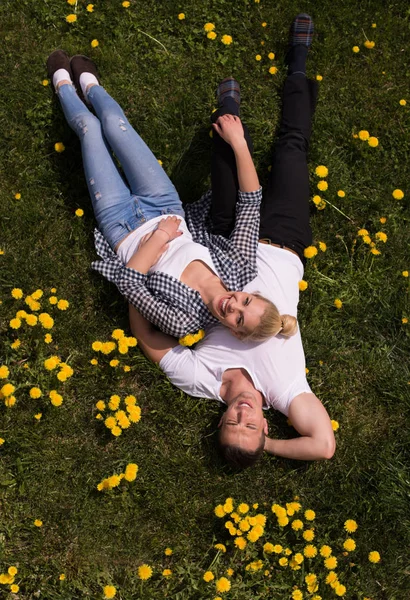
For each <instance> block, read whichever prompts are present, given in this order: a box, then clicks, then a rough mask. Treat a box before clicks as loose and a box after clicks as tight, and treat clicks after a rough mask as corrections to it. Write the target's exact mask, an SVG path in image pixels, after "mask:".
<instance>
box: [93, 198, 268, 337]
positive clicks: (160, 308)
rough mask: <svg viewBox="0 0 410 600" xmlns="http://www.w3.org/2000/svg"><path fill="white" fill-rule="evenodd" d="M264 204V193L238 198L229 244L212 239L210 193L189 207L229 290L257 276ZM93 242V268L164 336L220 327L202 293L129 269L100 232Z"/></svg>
mask: <svg viewBox="0 0 410 600" xmlns="http://www.w3.org/2000/svg"><path fill="white" fill-rule="evenodd" d="M261 199H262V188H260V189H259V190H257V191H255V192H239V193H238V202H237V205H236V220H235V228H234V230H233V232H232V233H231V235H230V237H229V239H226V238H224V237H222V236H220V235H214V234H212V233H211V230H212V222H211V219H210V208H211V200H212V192H211V191H209V192H207V193H206V194H204V195H203V196H202V198H201V199H200V200H198V201H197V202H195V203H194V204H190V205H187V206H185V207H184V208H185V213H186V221H187V224H188V227H189V229H190V231H191V234H192V237H193V239H194V241H195V242H198V243H199V244H202V245H204V246H206V247H207V248H208V250H209V252H210V255H211V258H212V261H213V264H214V265H215V269H216V271H217V275H218V276H219V277H220V279H221V281H222V283H223V285H224V286H225V287H226V288H227V289H228V290H242V289H243V287H244V286H245V285H246V284H247V283H249V282H250V281H252V279H254V278H255V277H256V275H257V267H256V251H257V248H258V239H259V219H260V203H261ZM94 237H95V248H96V251H97V254H98V255H99V256H100V258H102V260H101V261H95V262H93V263H92V265H91V266H92V268H93V269H95V270H96V271H98V272H99V273H101V274H102V275H103V276H104V277H106V278H107V279H108V280H109V281H111V282H113V283H115V284H116V286H117V288H118V289H119V291H120V292H121V294H123V296H125V298H126V299H127V300H128V302H131V304H132V305H133V306H135V308H136V309H137V310H138V312H140V313H141V314H142V316H143V317H145V318H146V319H147V320H148V321H150V322H151V323H153V324H154V325H156V326H157V327H159V328H160V329H161V330H162V331H163V332H164V333H168V334H169V335H172V336H174V337H177V338H180V337H184V336H185V335H187V334H188V333H194V332H196V331H198V330H199V329H202V328H206V327H207V326H209V325H211V324H213V323H217V322H218V321H217V319H216V318H215V317H214V316H213V315H212V314H211V313H210V312H209V310H208V309H207V308H206V306H205V304H204V302H203V300H202V298H201V296H200V294H199V292H197V291H196V290H194V289H192V288H190V287H188V286H187V285H185V284H184V283H182V282H181V281H179V280H178V279H176V278H175V277H172V276H171V275H168V274H166V273H161V272H160V271H154V272H153V273H148V274H143V273H140V272H139V271H135V270H134V269H130V268H128V267H126V266H125V265H124V263H123V262H122V261H121V259H120V258H119V256H118V255H117V254H116V253H115V252H113V250H112V249H111V247H110V246H109V244H108V242H107V241H106V240H105V238H104V237H103V235H102V234H101V233H100V231H98V229H96V230H95V231H94Z"/></svg>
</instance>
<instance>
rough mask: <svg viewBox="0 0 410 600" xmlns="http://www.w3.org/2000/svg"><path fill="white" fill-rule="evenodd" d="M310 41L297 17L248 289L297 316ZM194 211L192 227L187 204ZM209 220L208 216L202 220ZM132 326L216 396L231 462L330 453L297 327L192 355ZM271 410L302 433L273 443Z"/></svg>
mask: <svg viewBox="0 0 410 600" xmlns="http://www.w3.org/2000/svg"><path fill="white" fill-rule="evenodd" d="M312 36H313V23H312V20H311V18H310V17H309V16H308V15H304V14H303V15H298V16H297V17H296V18H295V20H294V22H293V24H292V28H291V37H290V49H289V52H288V56H287V62H288V67H289V71H288V77H287V79H286V82H285V86H284V93H283V110H282V119H281V124H280V129H279V136H278V140H277V142H276V144H275V151H274V155H273V161H272V170H271V173H270V178H269V183H268V186H267V190H266V194H265V196H264V201H263V204H262V208H261V228H260V243H259V246H258V253H257V266H258V276H257V277H256V278H255V279H254V280H253V281H251V282H250V283H249V284H247V285H246V286H245V287H244V289H243V291H244V292H248V293H251V292H259V293H260V294H262V295H263V296H265V297H267V298H269V299H270V300H271V301H272V302H274V304H276V306H277V308H278V310H279V313H280V314H289V315H293V316H296V314H297V304H298V299H299V288H298V282H299V281H300V280H301V279H302V278H303V267H304V264H305V258H304V254H303V251H304V248H306V246H308V245H310V243H311V230H310V225H309V175H308V168H307V150H308V144H309V139H310V134H311V120H312V116H313V113H314V109H315V104H316V95H317V86H316V82H313V81H310V80H308V79H307V78H306V65H305V63H306V57H307V53H308V49H309V46H310V44H311V41H312ZM228 87H229V86H228ZM231 87H232V93H231V94H229V93H227V94H226V101H225V102H224V103H222V105H221V106H220V108H219V110H218V111H217V112H216V113H215V116H214V118H213V121H214V123H215V124H214V130H215V131H216V133H218V129H219V125H218V119H219V117H221V116H222V115H223V114H225V113H226V112H230V113H231V114H232V113H233V114H239V96H238V86H237V84H236V82H235V81H234V80H232V85H231ZM235 110H236V111H237V112H236V113H235ZM224 144H225V143H224V142H223V140H221V138H219V136H217V135H216V136H215V135H214V156H216V158H217V160H216V162H215V161H214V165H213V166H214V168H213V171H212V179H213V181H212V188H213V196H212V206H211V209H210V213H211V218H212V222H213V232H214V233H217V234H220V235H223V236H225V237H228V236H229V233H230V228H231V224H232V223H233V221H234V215H235V203H236V198H237V177H236V176H235V163H234V157H233V156H232V151H231V149H230V148H229V147H227V146H226V145H224ZM218 181H219V182H221V183H220V189H219V190H218ZM187 212H188V217H187V220H188V223H189V218H190V213H189V208H188V211H187ZM195 215H196V216H197V215H198V210H195ZM207 217H208V215H204V219H205V218H207ZM194 225H195V224H194ZM190 229H191V227H190ZM193 229H195V227H193ZM191 232H192V229H191ZM193 235H194V234H193ZM243 302H244V301H243V299H242V297H239V296H238V298H236V297H235V295H234V296H233V297H232V298H231V300H230V301H229V303H228V304H227V306H226V311H230V310H231V311H236V312H238V311H239V312H240V311H241V305H240V304H241V303H243ZM245 302H246V299H245ZM243 306H245V304H243ZM130 323H131V329H132V331H133V333H134V335H136V337H137V338H138V340H139V343H140V346H141V348H142V350H143V351H144V353H145V354H146V355H147V356H148V358H150V359H151V360H153V361H155V362H157V363H159V366H160V367H161V369H162V370H163V371H164V373H165V374H166V375H167V376H168V377H169V379H170V381H171V382H172V383H174V385H176V386H177V387H179V388H180V389H182V390H184V391H185V392H186V393H188V394H190V395H192V396H199V397H202V398H214V399H217V400H219V401H220V402H223V403H225V404H226V406H227V409H226V411H225V413H224V415H223V416H222V418H221V421H220V424H219V425H220V443H221V447H222V450H223V452H224V454H225V456H226V458H227V459H228V460H229V461H230V462H231V463H233V464H235V465H237V466H241V467H245V466H249V465H250V464H253V463H254V462H255V460H257V458H258V457H259V456H260V455H261V454H262V452H263V450H266V451H267V452H269V453H271V454H275V455H278V456H283V457H286V458H292V459H301V460H314V459H324V458H331V457H332V456H333V453H334V450H335V439H334V434H333V430H332V426H331V422H330V419H329V416H328V414H327V412H326V409H325V408H324V407H323V405H322V403H321V402H320V400H319V399H318V398H317V397H316V396H315V395H314V394H313V393H312V391H311V389H310V387H309V385H308V383H307V380H306V373H305V358H304V353H303V346H302V340H301V337H300V332H299V331H298V332H297V333H296V335H293V336H292V337H284V336H283V335H281V334H280V332H279V335H276V336H275V337H273V338H270V339H268V340H267V341H265V342H263V343H259V344H256V343H254V344H251V343H246V342H245V343H244V342H242V341H240V340H239V339H235V338H233V337H232V335H231V334H230V333H229V332H227V331H225V330H224V328H222V327H220V326H216V327H214V328H213V329H211V330H210V332H209V333H207V335H206V337H205V339H204V340H203V341H202V342H200V343H199V344H198V345H197V346H196V347H195V348H194V349H193V350H191V349H190V348H186V347H182V346H180V345H178V342H177V341H176V340H175V339H174V338H172V337H169V336H167V335H164V334H162V333H160V332H158V331H154V329H153V328H152V326H151V325H150V324H149V323H147V322H146V321H145V320H144V319H143V318H142V317H141V316H140V315H139V314H138V313H137V312H136V311H135V309H133V307H130ZM284 325H285V324H283V325H282V326H283V327H284ZM270 407H272V408H275V409H277V410H280V411H281V412H282V413H283V414H285V415H287V416H288V417H289V419H290V421H291V423H292V425H293V426H294V428H295V429H296V430H297V431H298V432H299V433H300V437H298V438H294V439H290V440H274V439H271V438H269V437H268V435H267V434H268V426H267V422H266V419H265V418H264V416H263V409H266V408H270Z"/></svg>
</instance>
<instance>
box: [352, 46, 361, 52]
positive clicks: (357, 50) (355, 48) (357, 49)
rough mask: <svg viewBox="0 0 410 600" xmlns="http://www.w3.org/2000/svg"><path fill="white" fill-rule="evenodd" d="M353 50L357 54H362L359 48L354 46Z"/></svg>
mask: <svg viewBox="0 0 410 600" xmlns="http://www.w3.org/2000/svg"><path fill="white" fill-rule="evenodd" d="M352 50H353V52H354V53H355V54H357V52H360V48H359V46H353V48H352Z"/></svg>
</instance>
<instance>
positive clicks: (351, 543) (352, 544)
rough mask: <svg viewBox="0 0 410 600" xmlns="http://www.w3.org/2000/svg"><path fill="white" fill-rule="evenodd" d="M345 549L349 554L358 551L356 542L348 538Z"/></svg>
mask: <svg viewBox="0 0 410 600" xmlns="http://www.w3.org/2000/svg"><path fill="white" fill-rule="evenodd" d="M343 548H344V549H345V550H347V552H353V550H355V549H356V542H355V541H354V540H353V539H352V538H347V540H345V541H344V542H343Z"/></svg>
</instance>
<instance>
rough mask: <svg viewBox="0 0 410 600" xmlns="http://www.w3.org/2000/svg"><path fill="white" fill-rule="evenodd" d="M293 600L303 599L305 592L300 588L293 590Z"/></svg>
mask: <svg viewBox="0 0 410 600" xmlns="http://www.w3.org/2000/svg"><path fill="white" fill-rule="evenodd" d="M292 600H303V592H301V591H300V590H299V589H298V590H293V592H292Z"/></svg>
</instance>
